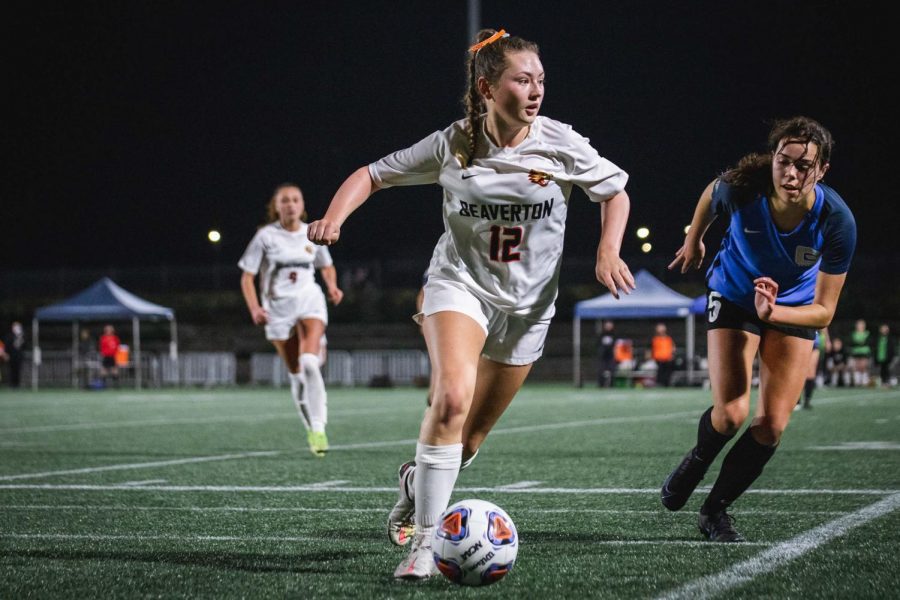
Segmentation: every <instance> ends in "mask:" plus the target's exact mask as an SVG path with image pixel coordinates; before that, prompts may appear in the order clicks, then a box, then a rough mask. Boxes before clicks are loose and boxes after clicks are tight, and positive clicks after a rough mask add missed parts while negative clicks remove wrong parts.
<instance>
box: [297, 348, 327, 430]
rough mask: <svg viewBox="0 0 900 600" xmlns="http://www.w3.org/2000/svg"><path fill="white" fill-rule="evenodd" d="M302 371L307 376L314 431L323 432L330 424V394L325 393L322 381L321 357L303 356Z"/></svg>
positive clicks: (301, 361)
mask: <svg viewBox="0 0 900 600" xmlns="http://www.w3.org/2000/svg"><path fill="white" fill-rule="evenodd" d="M300 370H301V371H302V372H303V375H305V376H306V389H307V396H308V397H309V414H310V424H311V425H312V430H313V431H315V432H323V431H325V424H326V423H328V394H327V393H326V392H325V380H324V379H322V370H321V369H320V368H319V357H318V356H316V355H315V354H310V353H306V354H301V355H300Z"/></svg>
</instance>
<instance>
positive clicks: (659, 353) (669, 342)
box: [650, 323, 675, 387]
mask: <svg viewBox="0 0 900 600" xmlns="http://www.w3.org/2000/svg"><path fill="white" fill-rule="evenodd" d="M650 353H651V355H652V357H653V360H655V361H656V364H657V366H658V367H659V371H658V373H657V375H656V381H657V383H659V385H661V386H663V387H669V383H670V382H671V381H672V370H673V369H674V368H675V341H674V340H673V339H672V336H670V335H669V333H668V330H667V329H666V325H665V323H657V324H656V334H655V335H654V336H653V339H652V340H650Z"/></svg>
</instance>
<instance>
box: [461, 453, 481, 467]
mask: <svg viewBox="0 0 900 600" xmlns="http://www.w3.org/2000/svg"><path fill="white" fill-rule="evenodd" d="M476 456H478V450H476V451H475V454H473V455H472V456H470V457H469V458H467V459H465V460H464V461H462V463H461V464H460V465H459V470H460V471H464V470H466V469H468V468H469V466H470V465H471V464H472V462H473V461H474V460H475V457H476Z"/></svg>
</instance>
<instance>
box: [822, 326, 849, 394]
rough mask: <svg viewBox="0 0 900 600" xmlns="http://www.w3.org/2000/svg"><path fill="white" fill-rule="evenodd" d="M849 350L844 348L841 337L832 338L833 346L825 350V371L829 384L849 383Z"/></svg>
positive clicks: (839, 385) (842, 384)
mask: <svg viewBox="0 0 900 600" xmlns="http://www.w3.org/2000/svg"><path fill="white" fill-rule="evenodd" d="M847 367H848V365H847V352H846V351H845V350H844V341H843V340H842V339H841V338H834V339H833V340H831V348H830V349H826V351H825V371H826V372H827V378H828V384H829V385H831V386H837V387H844V385H846V384H847V382H846V381H845V379H847V374H848V370H847Z"/></svg>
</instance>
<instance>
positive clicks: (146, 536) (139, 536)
mask: <svg viewBox="0 0 900 600" xmlns="http://www.w3.org/2000/svg"><path fill="white" fill-rule="evenodd" d="M0 539H18V540H54V541H69V540H85V541H90V542H101V541H121V540H131V541H135V542H146V541H160V540H162V541H184V542H276V543H277V542H282V543H284V542H325V541H334V538H333V537H317V536H309V537H295V536H290V537H278V536H236V535H160V534H156V533H133V534H103V533H81V534H66V533H0ZM591 543H592V544H595V545H598V546H661V545H672V546H706V547H709V542H704V541H689V540H603V541H595V542H591ZM746 545H748V546H771V544H769V543H767V542H750V543H747V544H746Z"/></svg>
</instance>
